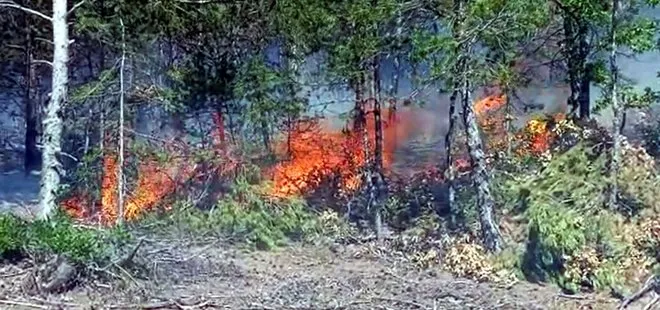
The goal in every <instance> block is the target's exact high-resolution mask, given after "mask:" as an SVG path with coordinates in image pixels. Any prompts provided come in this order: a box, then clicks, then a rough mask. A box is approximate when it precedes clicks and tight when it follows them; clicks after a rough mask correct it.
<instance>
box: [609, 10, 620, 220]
mask: <svg viewBox="0 0 660 310" xmlns="http://www.w3.org/2000/svg"><path fill="white" fill-rule="evenodd" d="M619 4H620V3H619V0H612V20H611V22H612V29H611V32H610V40H612V43H611V44H612V45H611V47H610V49H611V50H610V73H611V79H612V81H611V83H612V84H611V85H610V87H611V88H610V97H611V100H612V112H613V117H612V130H613V133H612V140H613V141H612V142H613V143H612V144H613V145H612V162H611V163H610V178H611V181H610V182H611V184H610V191H609V199H608V205H609V207H610V208H612V209H614V208H616V207H617V203H618V201H617V198H618V193H619V186H618V185H619V184H618V175H619V169H620V167H621V163H620V161H621V138H622V137H621V127H622V126H621V124H622V123H623V113H621V112H622V111H621V110H622V109H621V103H620V102H619V98H618V97H617V96H618V94H617V87H616V86H617V85H616V83H617V82H618V76H619V68H618V67H617V65H616V51H617V45H616V26H617V22H618V17H617V13H618V12H617V11H618V10H619Z"/></svg>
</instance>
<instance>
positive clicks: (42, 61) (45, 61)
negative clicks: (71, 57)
mask: <svg viewBox="0 0 660 310" xmlns="http://www.w3.org/2000/svg"><path fill="white" fill-rule="evenodd" d="M32 63H33V64H43V65H49V66H50V67H51V68H52V67H53V63H52V62H50V61H48V60H40V59H33V60H32Z"/></svg>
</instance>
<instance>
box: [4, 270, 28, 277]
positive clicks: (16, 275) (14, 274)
mask: <svg viewBox="0 0 660 310" xmlns="http://www.w3.org/2000/svg"><path fill="white" fill-rule="evenodd" d="M27 272H28V271H27V270H22V271H19V272H14V273H11V274H3V275H0V278H2V279H7V278H13V277H18V276H20V275H24V274H26V273H27Z"/></svg>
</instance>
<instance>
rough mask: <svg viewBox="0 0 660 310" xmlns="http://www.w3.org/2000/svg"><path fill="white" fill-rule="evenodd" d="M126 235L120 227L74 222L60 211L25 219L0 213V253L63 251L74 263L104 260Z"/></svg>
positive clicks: (125, 239)
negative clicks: (49, 216)
mask: <svg viewBox="0 0 660 310" xmlns="http://www.w3.org/2000/svg"><path fill="white" fill-rule="evenodd" d="M128 238H129V236H128V235H127V234H126V233H125V232H124V231H122V230H121V229H120V228H115V229H112V230H107V231H106V230H95V229H90V228H84V227H81V226H78V225H76V224H75V223H74V222H73V221H72V220H71V219H70V218H69V217H68V216H66V215H65V214H63V213H58V214H56V215H55V216H54V217H53V218H52V219H50V220H48V221H45V220H35V221H31V222H30V221H26V220H23V219H21V218H18V217H16V216H13V215H9V214H3V215H0V257H3V256H5V255H12V253H24V254H26V253H31V254H36V253H44V254H58V255H64V256H66V257H68V258H69V259H71V260H72V261H74V262H77V263H90V262H96V263H102V262H107V261H108V260H109V259H110V257H111V255H112V251H113V250H114V249H113V248H112V247H111V245H112V244H114V245H121V244H123V243H125V242H126V241H127V240H128Z"/></svg>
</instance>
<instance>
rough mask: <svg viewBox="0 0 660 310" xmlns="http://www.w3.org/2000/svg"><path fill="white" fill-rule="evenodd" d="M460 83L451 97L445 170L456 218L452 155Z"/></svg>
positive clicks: (448, 191)
mask: <svg viewBox="0 0 660 310" xmlns="http://www.w3.org/2000/svg"><path fill="white" fill-rule="evenodd" d="M458 89H459V85H458V83H454V90H453V91H452V93H451V96H450V97H449V127H448V128H447V134H446V135H445V156H446V157H445V158H446V161H445V165H446V168H445V169H447V170H446V171H445V178H446V182H447V204H448V206H447V207H448V208H449V213H450V214H451V217H452V218H454V216H455V214H456V211H457V210H455V208H456V206H455V204H456V202H455V201H456V188H455V184H454V180H455V179H456V171H455V170H454V156H453V155H452V147H453V141H454V131H455V127H456V120H457V119H458V114H457V113H456V99H457V97H458Z"/></svg>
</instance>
